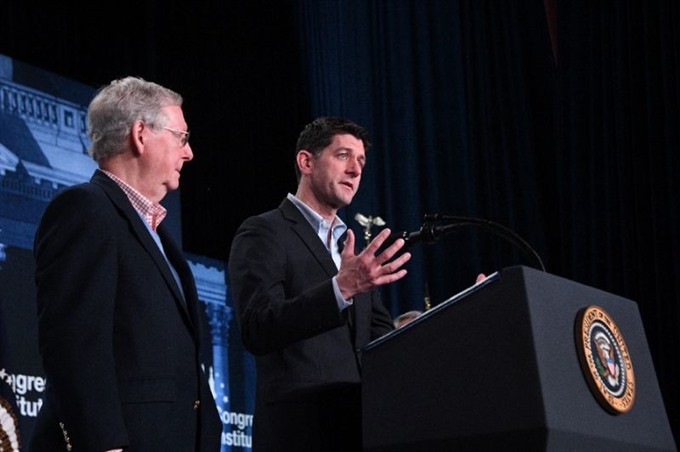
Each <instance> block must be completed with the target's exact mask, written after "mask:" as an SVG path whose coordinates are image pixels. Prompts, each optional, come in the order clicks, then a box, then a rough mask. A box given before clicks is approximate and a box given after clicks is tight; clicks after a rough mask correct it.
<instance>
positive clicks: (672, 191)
mask: <svg viewBox="0 0 680 452" xmlns="http://www.w3.org/2000/svg"><path fill="white" fill-rule="evenodd" d="M555 19H556V20H555ZM300 20H301V26H300V29H301V41H302V43H303V55H304V60H303V64H302V66H303V68H306V69H307V77H308V80H307V85H308V86H310V87H313V92H312V95H311V96H310V98H311V102H312V111H313V113H314V115H320V114H339V115H345V116H348V117H350V118H353V119H355V120H356V121H357V122H359V123H362V124H364V125H365V126H366V127H367V128H368V129H369V130H370V131H371V132H372V135H373V138H374V144H375V149H374V150H372V151H370V155H369V160H368V162H369V163H368V165H367V167H366V170H365V172H364V176H363V180H362V188H361V191H360V194H359V195H358V197H357V199H356V201H355V203H354V204H353V205H352V206H351V207H350V208H348V209H346V210H347V212H346V213H345V216H346V218H345V219H346V221H348V223H349V224H350V225H351V226H352V227H354V228H356V230H357V232H360V227H358V225H357V224H356V223H355V222H354V220H353V217H354V215H355V213H356V212H361V213H363V214H365V215H380V216H381V217H382V218H383V219H385V220H386V222H387V224H388V226H390V227H392V228H393V229H397V230H415V229H417V228H418V227H419V226H420V225H421V219H422V215H423V214H424V213H435V212H439V213H445V214H451V215H463V216H473V217H479V218H486V219H489V220H492V221H495V222H498V223H501V224H503V225H505V226H507V227H509V228H511V229H513V230H514V231H515V232H517V233H518V234H519V235H520V236H522V237H523V238H525V239H526V240H527V241H528V242H529V243H530V244H531V245H533V247H534V248H535V249H536V250H537V251H538V253H539V254H540V255H541V256H542V257H543V260H544V262H545V265H546V267H547V270H548V271H549V272H550V273H553V274H557V275H560V276H563V277H566V278H569V279H572V280H575V281H578V282H582V283H584V284H587V285H591V286H593V287H597V288H600V289H603V290H606V291H609V292H612V293H615V294H618V295H621V296H624V297H626V298H630V299H632V300H635V301H636V302H637V303H638V305H639V308H640V311H641V315H642V319H643V322H644V324H645V328H646V332H647V336H648V340H649V344H650V348H651V351H652V355H653V358H654V361H655V365H656V369H657V374H658V377H659V382H660V385H661V389H662V392H663V395H664V399H665V403H666V408H667V411H668V415H669V417H670V419H671V424H672V426H673V428H674V429H675V430H676V435H677V430H678V415H679V413H678V406H680V397H679V396H678V388H677V381H680V371H679V368H678V367H679V364H678V362H679V358H680V353H679V352H678V350H679V346H680V340H679V339H680V333H678V329H677V328H676V325H677V324H678V323H679V321H680V314H679V310H680V309H679V305H680V285H679V284H680V283H679V282H678V281H679V278H678V277H680V257H679V256H680V239H679V238H678V231H679V230H680V222H679V218H678V215H679V209H678V206H679V202H678V182H677V177H678V176H680V157H678V155H679V153H680V149H679V148H680V146H679V145H680V139H679V132H678V130H680V127H679V126H680V112H679V102H680V90H679V86H678V84H679V82H678V75H680V74H679V72H680V71H679V65H678V58H679V57H678V54H679V53H678V50H680V49H678V42H680V40H679V39H678V33H679V31H678V29H679V27H680V17H679V14H678V7H677V6H676V4H675V3H674V2H673V1H661V2H643V1H637V2H636V1H633V2H577V1H573V2H572V1H563V0H558V1H551V0H547V1H545V2H543V1H534V2H527V1H504V2H496V1H491V0H488V1H478V0H459V1H454V0H442V1H427V2H422V1H417V0H414V1H407V0H401V1H396V2H395V1H387V0H384V1H378V0H375V1H370V2H367V1H363V0H344V1H341V0H336V1H321V2H319V1H315V0H302V1H301V2H300ZM516 264H523V265H532V266H535V262H533V261H531V260H529V259H528V258H527V257H526V256H524V255H522V254H521V253H519V252H518V250H517V249H515V248H514V247H512V246H511V245H510V244H509V243H508V242H507V241H504V240H501V239H498V238H497V237H495V236H492V235H490V234H488V233H486V232H484V231H480V230H468V231H463V230H461V231H460V232H458V233H457V234H455V235H453V236H450V237H445V238H443V239H440V241H439V242H437V243H436V244H434V245H431V246H424V245H418V246H416V247H414V259H413V262H412V263H411V264H410V265H409V275H408V276H407V278H406V279H405V280H404V281H403V282H399V283H398V284H395V285H394V286H393V287H390V288H387V289H385V296H386V300H387V302H388V303H389V305H390V307H391V310H392V312H393V314H398V313H400V312H404V311H406V310H408V309H423V298H424V296H425V294H429V296H430V298H431V299H432V302H433V304H436V303H437V302H441V301H442V300H443V299H445V298H446V297H448V296H449V295H452V294H454V293H456V292H458V291H460V290H462V289H464V288H465V287H467V286H469V285H471V284H472V283H473V281H474V277H475V275H476V273H477V272H487V273H488V272H491V271H494V270H496V269H500V268H503V267H507V266H511V265H516Z"/></svg>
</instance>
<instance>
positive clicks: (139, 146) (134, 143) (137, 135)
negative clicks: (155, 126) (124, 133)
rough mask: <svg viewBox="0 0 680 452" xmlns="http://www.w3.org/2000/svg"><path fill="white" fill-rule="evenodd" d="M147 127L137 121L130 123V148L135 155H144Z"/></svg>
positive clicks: (140, 121)
mask: <svg viewBox="0 0 680 452" xmlns="http://www.w3.org/2000/svg"><path fill="white" fill-rule="evenodd" d="M149 130H150V129H149V126H148V125H147V124H146V123H145V122H144V121H142V120H137V121H135V122H134V123H132V127H131V128H130V148H131V149H132V153H133V154H135V155H138V154H143V153H144V144H145V143H146V138H147V137H146V134H147V132H148V131H149Z"/></svg>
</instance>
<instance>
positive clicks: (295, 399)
mask: <svg viewBox="0 0 680 452" xmlns="http://www.w3.org/2000/svg"><path fill="white" fill-rule="evenodd" d="M368 147H369V140H368V135H367V133H366V132H365V130H364V129H363V128H361V127H359V126H358V125H356V124H354V123H352V122H350V121H348V120H345V119H342V118H332V117H330V118H329V117H323V118H319V119H317V120H315V121H314V122H312V123H311V124H309V125H308V126H307V127H306V128H305V129H304V130H303V132H302V133H301V134H300V138H299V139H298V144H297V154H296V163H297V166H296V168H297V173H298V189H297V192H296V195H295V196H293V195H291V194H289V195H288V197H287V199H284V201H283V202H282V203H281V205H280V206H279V208H278V209H275V210H272V211H270V212H266V213H264V214H262V215H259V216H255V217H252V218H249V219H248V220H246V221H245V222H244V223H243V224H242V225H241V227H240V228H239V230H238V232H237V234H236V236H235V238H234V241H233V244H232V248H231V254H230V258H229V275H230V282H231V290H232V294H233V296H234V299H235V303H236V310H237V312H238V318H239V324H240V328H241V335H242V338H243V342H244V344H245V346H246V348H247V349H248V350H249V351H251V352H252V353H253V354H255V355H256V366H257V390H256V402H255V404H256V406H255V413H254V426H253V435H254V438H253V449H254V450H255V451H325V450H338V451H354V450H361V442H362V438H361V390H360V356H359V351H360V349H361V348H362V347H363V346H364V345H365V344H367V343H368V342H369V341H370V340H372V339H375V338H377V337H380V336H382V335H383V334H385V333H387V332H389V331H390V330H391V329H393V328H394V326H393V324H392V319H391V318H390V315H389V313H388V312H387V311H386V309H385V308H384V306H383V305H382V303H381V301H380V299H379V297H378V293H377V291H375V290H374V289H375V288H376V287H377V286H379V285H381V284H388V283H391V282H393V281H396V280H398V279H400V278H402V277H403V276H404V275H405V274H406V270H405V269H402V268H401V267H402V265H403V264H404V263H405V262H406V261H407V260H408V259H409V258H410V254H408V253H404V254H402V255H401V256H400V257H397V258H396V259H393V260H392V261H390V259H392V258H393V257H394V256H395V254H396V253H397V251H398V250H399V249H400V248H401V247H402V246H403V240H401V239H400V240H398V241H396V242H395V243H394V244H393V245H391V246H389V247H387V249H386V250H385V251H384V252H382V253H379V254H378V255H377V256H376V251H378V249H379V248H380V246H381V245H382V244H383V242H384V241H385V239H386V238H387V237H388V236H389V233H390V231H389V230H387V229H385V230H383V231H382V232H381V233H380V234H378V235H377V236H376V237H375V239H374V240H373V241H372V242H371V243H370V244H369V245H368V246H367V248H366V249H365V250H364V251H362V252H361V253H359V254H358V255H355V253H354V241H355V239H354V234H353V233H352V231H351V230H349V229H347V227H346V226H345V224H344V223H343V222H342V220H340V218H339V217H338V216H337V215H336V213H337V211H338V209H339V208H341V207H343V206H346V205H348V204H349V203H350V202H351V200H352V198H353V196H354V194H355V193H356V190H357V189H358V188H359V182H360V180H361V173H362V170H363V166H364V164H365V162H366V148H368ZM345 231H346V236H347V238H346V241H345V242H344V248H343V249H342V250H340V249H339V246H338V239H339V238H340V236H341V235H343V234H344V233H345ZM388 261H390V262H388Z"/></svg>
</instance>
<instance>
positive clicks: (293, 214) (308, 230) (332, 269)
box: [279, 199, 338, 277]
mask: <svg viewBox="0 0 680 452" xmlns="http://www.w3.org/2000/svg"><path fill="white" fill-rule="evenodd" d="M279 209H280V210H281V213H282V214H283V217H284V218H285V219H286V220H288V221H289V222H290V225H291V228H292V229H293V231H294V232H295V233H296V234H297V235H298V236H299V237H300V239H302V241H303V242H304V244H305V246H307V248H308V249H309V252H310V253H311V254H312V255H313V256H314V258H315V259H316V260H317V262H318V263H319V265H321V267H323V269H324V270H325V271H326V273H328V276H329V277H333V276H335V275H336V274H337V273H338V269H337V267H336V266H335V262H334V261H333V258H332V257H331V253H330V252H329V251H328V250H327V249H326V247H325V246H324V244H323V243H321V240H320V239H319V236H318V235H317V233H316V231H314V229H313V228H312V226H311V225H310V224H309V221H307V219H306V218H305V217H304V215H302V212H300V210H299V209H298V208H297V207H296V206H295V204H293V203H292V202H290V201H289V200H288V199H284V200H283V202H282V203H281V205H280V206H279Z"/></svg>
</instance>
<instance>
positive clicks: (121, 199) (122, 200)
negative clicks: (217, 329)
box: [90, 170, 191, 322]
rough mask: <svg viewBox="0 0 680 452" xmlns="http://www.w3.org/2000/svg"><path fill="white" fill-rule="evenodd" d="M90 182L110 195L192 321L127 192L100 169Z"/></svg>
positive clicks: (156, 247)
mask: <svg viewBox="0 0 680 452" xmlns="http://www.w3.org/2000/svg"><path fill="white" fill-rule="evenodd" d="M90 182H92V183H93V184H96V185H98V186H99V187H101V188H102V189H103V190H104V192H105V193H106V195H107V196H108V197H109V199H110V200H111V202H112V203H113V204H114V205H115V206H116V207H117V208H118V210H119V211H120V212H121V216H123V217H124V218H125V219H126V220H127V221H128V223H129V224H130V228H131V229H132V231H133V233H134V235H135V236H136V238H137V240H139V242H140V243H141V244H142V246H143V247H144V249H145V250H146V252H147V253H149V255H150V256H151V258H152V259H153V261H154V263H155V264H156V266H157V267H158V270H159V271H160V272H161V274H162V275H163V278H164V279H165V282H166V283H167V284H168V286H169V287H170V290H171V291H172V293H173V295H174V297H175V302H176V303H177V304H178V305H179V306H180V308H181V310H182V312H183V313H184V314H185V315H186V316H187V318H188V319H189V321H190V322H191V316H189V313H188V310H187V306H186V302H185V300H184V297H183V296H182V293H181V291H180V290H179V287H178V286H177V283H176V281H175V278H174V276H173V275H172V272H171V270H170V267H169V266H168V263H167V261H166V260H165V257H164V256H163V254H162V253H161V251H160V249H158V245H156V242H155V241H154V239H153V238H152V237H151V234H149V231H148V230H147V228H146V226H145V225H144V222H143V220H142V219H141V217H140V216H139V213H137V211H136V210H135V208H134V207H132V204H130V200H129V199H128V197H127V195H126V194H125V192H124V191H123V190H122V189H121V188H120V187H119V186H118V184H116V183H115V182H114V181H113V180H111V179H110V178H109V177H108V176H106V175H105V174H104V173H102V172H101V171H99V170H97V171H96V172H95V174H94V175H93V176H92V179H91V180H90ZM159 230H161V228H159ZM159 235H160V233H159ZM162 241H163V242H164V243H167V241H168V237H167V234H165V237H162ZM167 252H168V250H166V253H167ZM176 270H177V271H178V273H179V274H180V275H182V273H181V272H180V271H179V269H177V268H176ZM180 278H181V276H180Z"/></svg>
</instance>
